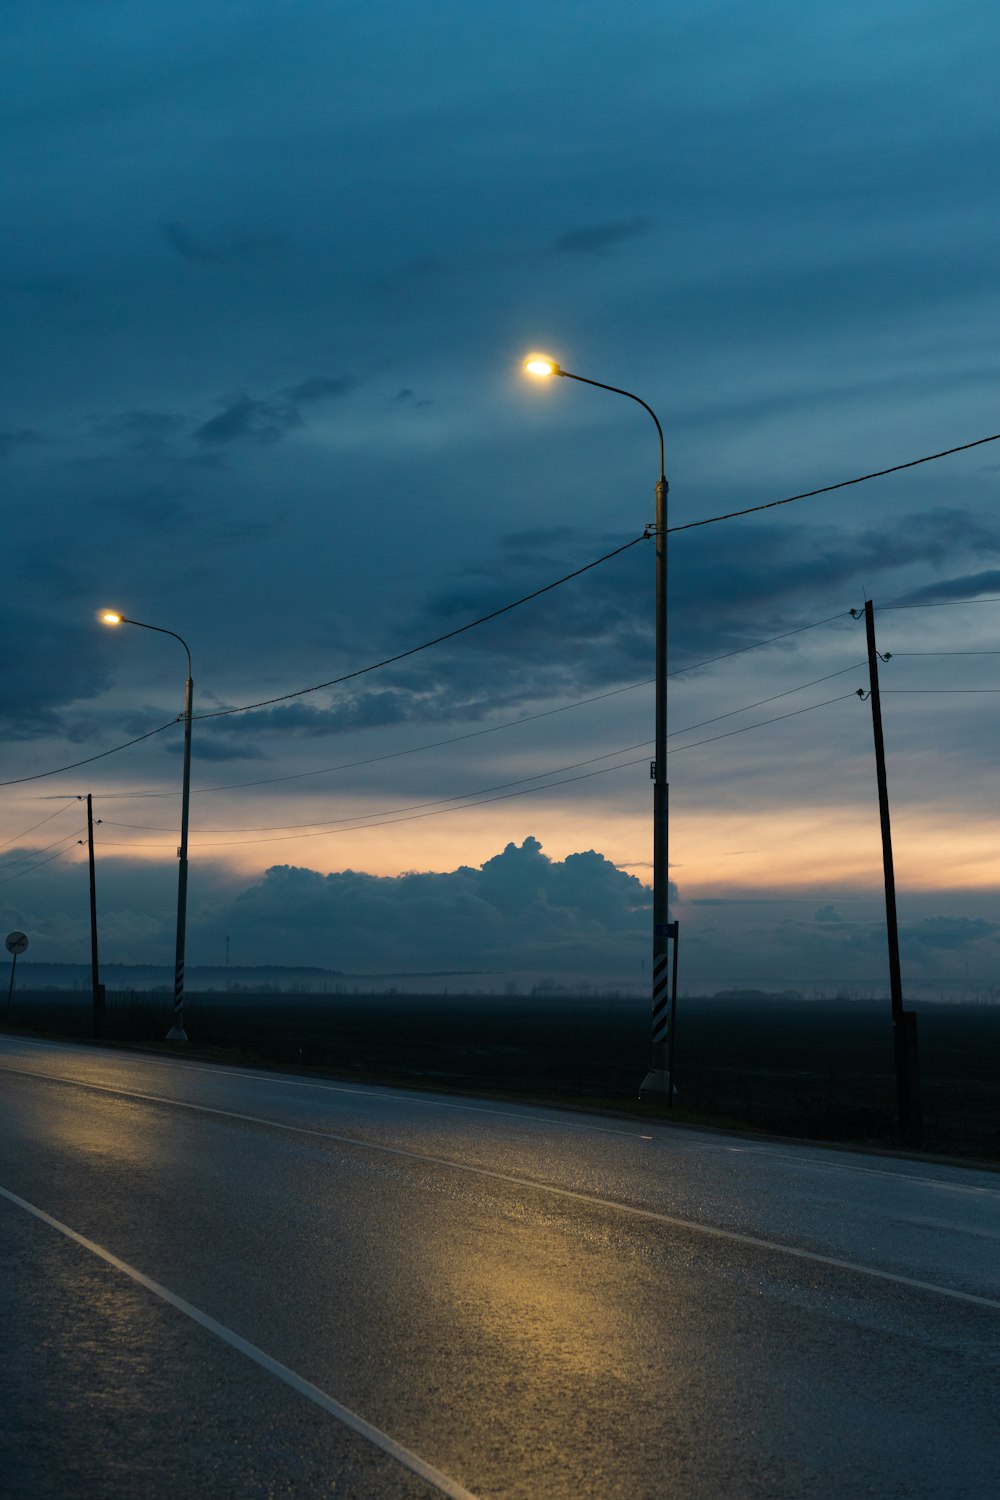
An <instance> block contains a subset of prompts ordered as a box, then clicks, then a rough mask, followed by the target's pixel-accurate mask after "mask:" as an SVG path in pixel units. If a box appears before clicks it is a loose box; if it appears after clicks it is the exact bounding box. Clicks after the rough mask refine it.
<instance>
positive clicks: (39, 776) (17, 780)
mask: <svg viewBox="0 0 1000 1500" xmlns="http://www.w3.org/2000/svg"><path fill="white" fill-rule="evenodd" d="M180 722H181V720H180V719H171V720H170V723H169V724H161V725H160V727H159V728H158V729H149V730H147V731H146V733H145V734H137V735H136V737H135V739H134V740H126V741H125V743H124V745H115V747H114V748H113V749H112V750H102V751H101V752H100V754H98V755H88V756H87V758H86V760H75V761H74V762H73V764H72V765H69V766H57V767H56V768H55V770H54V771H36V772H35V774H34V776H15V777H14V778H13V779H12V780H11V781H0V787H3V786H21V785H22V784H23V783H24V782H26V781H41V780H43V778H44V777H46V776H59V775H61V774H62V772H63V771H75V770H76V768H77V767H78V766H89V765H91V764H92V763H93V762H94V761H95V760H104V758H105V756H108V755H117V754H118V752H119V750H127V749H128V748H129V747H130V746H131V745H138V744H140V743H141V742H142V741H143V740H150V739H152V737H153V735H154V734H162V733H163V731H164V730H165V729H172V728H173V727H174V725H175V724H179V723H180Z"/></svg>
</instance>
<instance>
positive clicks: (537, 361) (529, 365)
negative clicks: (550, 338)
mask: <svg viewBox="0 0 1000 1500" xmlns="http://www.w3.org/2000/svg"><path fill="white" fill-rule="evenodd" d="M524 369H525V372H526V374H528V375H541V376H546V375H558V373H559V366H558V365H557V364H556V362H555V360H554V359H552V358H550V356H549V355H548V354H529V355H528V357H527V359H526V360H525V361H524Z"/></svg>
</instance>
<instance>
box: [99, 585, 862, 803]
mask: <svg viewBox="0 0 1000 1500" xmlns="http://www.w3.org/2000/svg"><path fill="white" fill-rule="evenodd" d="M849 613H850V611H849V610H841V611H838V613H837V614H835V615H827V616H826V617H825V618H824V619H822V620H813V621H812V622H811V623H810V624H808V625H798V626H796V627H795V629H794V630H784V631H782V632H781V633H780V634H779V635H772V636H768V637H767V638H766V639H764V640H762V641H753V642H751V644H750V645H748V646H738V647H737V648H736V649H735V650H733V651H724V652H722V653H721V655H719V656H710V657H708V658H707V659H706V660H705V661H699V662H691V663H690V664H689V665H688V666H686V667H677V668H675V669H674V670H673V671H672V672H668V673H667V676H668V677H671V678H673V677H681V676H683V675H684V673H685V672H696V671H698V670H699V669H700V668H702V667H710V666H712V665H714V664H715V663H716V662H720V661H728V660H729V658H730V657H733V656H741V655H743V654H744V653H745V652H747V651H756V650H758V649H759V648H760V647H761V646H771V645H773V644H774V642H775V641H784V640H787V639H788V638H789V637H790V636H793V635H802V634H803V633H804V632H805V631H807V630H815V629H816V628H817V626H820V625H829V624H830V623H831V621H833V620H840V619H844V618H846V617H847V615H848V614H849ZM846 670H848V671H850V670H851V669H850V668H847V669H846ZM822 680H823V679H822V678H817V681H822ZM655 681H656V678H655V677H647V678H644V679H643V681H642V682H632V683H629V684H628V686H627V687H620V688H612V689H611V690H610V691H609V692H606V693H597V694H595V695H594V696H593V697H590V698H577V699H575V700H574V701H573V702H572V703H563V704H560V705H559V707H558V708H546V709H543V710H542V711H541V712H540V713H536V714H525V715H524V716H523V717H522V718H520V719H508V720H507V721H506V722H505V723H503V724H490V725H488V726H487V727H486V728H485V729H473V730H470V731H469V732H468V733H467V734H456V735H451V736H449V737H448V738H447V739H444V740H431V741H430V742H429V743H427V744H424V745H411V746H409V747H408V748H407V749H405V750H392V751H389V752H387V753H386V754H385V755H372V756H368V757H366V758H365V759H363V760H349V761H341V762H340V763H339V764H338V765H335V766H320V767H319V768H318V769H317V770H314V771H294V772H292V773H290V774H289V775H287V776H267V777H264V778H262V779H259V780H256V781H230V782H224V783H223V784H221V785H219V786H199V787H192V788H191V795H192V796H193V797H194V796H197V795H199V794H201V793H205V792H233V791H240V790H243V789H245V788H250V787H258V786H275V785H277V784H278V783H280V782H285V781H302V780H304V779H305V778H307V777H310V776H328V775H331V774H332V773H333V772H335V771H352V770H356V769H357V768H358V767H360V766H373V765H377V764H378V763H379V762H381V761H385V760H397V759H399V757H401V756H404V755H417V754H419V753H421V752H422V751H425V750H439V749H441V748H442V747H443V746H446V745H457V744H459V743H460V742H461V741H462V740H472V739H477V738H479V737H480V736H482V735H484V734H495V733H497V732H498V731H499V730H502V729H515V728H517V726H518V725H520V724H530V723H533V722H534V720H536V719H545V718H549V717H551V716H552V715H553V714H561V713H566V712H567V711H568V710H569V709H571V708H584V707H586V706H587V705H588V704H591V703H600V702H602V701H603V700H604V699H605V698H615V697H617V696H618V695H619V694H620V693H631V692H635V691H636V689H637V688H641V687H651V686H652V685H653V683H655ZM810 685H811V684H808V683H807V684H805V686H810ZM791 691H796V689H791ZM762 701H763V702H767V701H768V700H767V699H763V700H762ZM758 706H759V705H757V704H749V705H748V707H750V708H755V707H758ZM739 711H740V710H734V712H739ZM708 722H711V721H709V720H706V723H708ZM380 727H381V726H380ZM693 727H695V728H698V727H700V726H698V725H695V726H693ZM677 733H679V734H683V733H685V731H684V730H678V731H677ZM103 795H104V796H105V797H110V798H112V799H113V800H115V801H131V800H133V799H136V800H137V799H139V798H148V797H179V796H180V792H179V791H176V790H173V791H169V792H151V791H140V792H105V793H104V794H103Z"/></svg>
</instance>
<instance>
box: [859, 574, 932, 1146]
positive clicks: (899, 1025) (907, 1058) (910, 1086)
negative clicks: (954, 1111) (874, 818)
mask: <svg viewBox="0 0 1000 1500" xmlns="http://www.w3.org/2000/svg"><path fill="white" fill-rule="evenodd" d="M852 614H854V616H855V619H856V618H857V612H856V611H854V610H852ZM865 634H866V636H867V639H868V682H869V688H870V691H869V695H868V696H869V700H870V702H871V706H872V730H873V732H874V736H875V777H876V780H877V782H878V811H879V819H880V821H881V824H882V872H883V877H884V881H885V925H886V933H887V936H888V940H889V995H890V998H891V1002H892V1040H893V1052H894V1056H895V1063H896V1115H897V1119H898V1121H899V1131H900V1135H902V1136H903V1137H904V1138H909V1137H911V1136H913V1135H916V1134H917V1133H918V1132H919V1129H920V1072H919V1065H918V1061H917V1017H916V1014H915V1012H913V1011H912V1010H904V1009H903V981H902V976H901V973H900V967H899V924H898V922H897V920H896V877H895V873H894V870H893V863H892V829H891V827H890V824H889V790H888V786H887V783H886V775H885V740H884V737H883V734H882V700H881V697H880V695H879V686H878V663H879V654H878V650H877V649H876V646H875V607H874V605H873V604H872V601H871V600H870V599H867V600H866V601H865ZM860 696H864V695H863V693H862V694H860Z"/></svg>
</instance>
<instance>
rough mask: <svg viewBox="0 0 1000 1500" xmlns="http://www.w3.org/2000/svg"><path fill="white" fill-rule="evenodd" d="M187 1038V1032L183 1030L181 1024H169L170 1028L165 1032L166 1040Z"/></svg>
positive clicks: (175, 1040) (173, 1040)
mask: <svg viewBox="0 0 1000 1500" xmlns="http://www.w3.org/2000/svg"><path fill="white" fill-rule="evenodd" d="M187 1039H188V1034H187V1032H186V1031H185V1030H184V1027H183V1026H171V1028H170V1030H169V1031H168V1032H167V1041H168V1042H186V1041H187Z"/></svg>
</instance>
